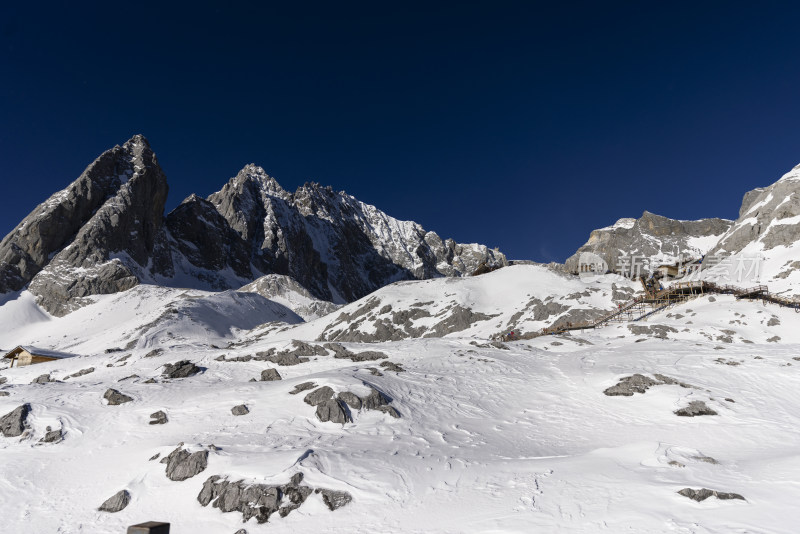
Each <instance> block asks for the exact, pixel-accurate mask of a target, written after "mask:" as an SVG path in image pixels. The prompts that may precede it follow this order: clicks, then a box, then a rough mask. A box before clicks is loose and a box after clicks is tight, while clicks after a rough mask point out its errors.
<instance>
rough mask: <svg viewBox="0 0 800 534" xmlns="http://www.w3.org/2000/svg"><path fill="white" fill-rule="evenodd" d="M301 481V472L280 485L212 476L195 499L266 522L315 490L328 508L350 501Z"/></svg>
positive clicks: (343, 495)
mask: <svg viewBox="0 0 800 534" xmlns="http://www.w3.org/2000/svg"><path fill="white" fill-rule="evenodd" d="M302 481H303V475H302V473H297V474H295V475H294V476H292V479H291V481H290V482H289V483H288V484H284V485H282V486H269V485H266V484H250V483H247V482H245V481H243V480H239V481H236V482H230V481H229V480H228V479H227V478H224V477H221V476H219V475H215V476H212V477H210V478H209V479H208V480H206V481H205V483H204V484H203V489H202V490H200V494H199V495H198V496H197V501H198V502H199V503H200V504H201V505H202V506H208V505H209V504H211V505H212V506H213V507H214V508H219V510H220V511H221V512H223V513H227V512H240V513H241V514H242V518H243V520H244V521H245V522H247V521H249V520H250V519H251V518H255V519H256V521H257V522H258V523H266V522H267V521H268V520H269V518H270V516H272V514H274V513H275V512H277V513H278V515H280V516H281V517H286V516H287V515H289V513H290V512H291V511H292V510H296V509H298V508H300V506H301V505H302V504H303V503H304V502H306V500H307V499H308V497H309V496H310V495H311V494H312V493H314V492H316V493H321V494H322V500H323V502H324V503H325V504H326V506H328V508H329V509H330V510H336V509H338V508H341V507H342V506H345V505H346V504H348V503H350V502H352V500H353V498H352V497H351V496H350V494H349V493H347V492H344V491H333V490H328V489H321V488H318V489H316V490H314V489H313V488H311V487H310V486H306V485H303V484H301V482H302Z"/></svg>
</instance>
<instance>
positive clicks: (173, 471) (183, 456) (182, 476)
mask: <svg viewBox="0 0 800 534" xmlns="http://www.w3.org/2000/svg"><path fill="white" fill-rule="evenodd" d="M161 463H162V464H167V470H166V474H167V478H169V479H170V480H175V481H181V480H186V479H188V478H192V477H193V476H195V475H196V474H198V473H202V472H203V471H205V469H206V467H208V451H206V450H202V451H196V452H189V451H187V450H186V449H183V448H181V447H180V446H179V447H178V448H177V449H175V450H174V451H172V452H171V453H169V456H166V457H165V458H162V459H161Z"/></svg>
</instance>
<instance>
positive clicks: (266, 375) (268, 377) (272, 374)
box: [261, 369, 282, 382]
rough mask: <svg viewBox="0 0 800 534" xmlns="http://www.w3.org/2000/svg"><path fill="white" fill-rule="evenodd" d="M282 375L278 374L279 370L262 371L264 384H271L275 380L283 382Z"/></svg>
mask: <svg viewBox="0 0 800 534" xmlns="http://www.w3.org/2000/svg"><path fill="white" fill-rule="evenodd" d="M281 379H282V377H281V374H280V373H279V372H278V370H277V369H264V370H263V371H261V381H262V382H271V381H273V380H281Z"/></svg>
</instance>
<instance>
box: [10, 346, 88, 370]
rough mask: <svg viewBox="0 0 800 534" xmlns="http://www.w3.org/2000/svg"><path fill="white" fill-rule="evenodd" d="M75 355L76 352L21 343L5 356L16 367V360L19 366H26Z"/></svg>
mask: <svg viewBox="0 0 800 534" xmlns="http://www.w3.org/2000/svg"><path fill="white" fill-rule="evenodd" d="M73 356H75V354H69V353H67V352H58V351H55V350H50V349H40V348H39V347H32V346H30V345H20V346H18V347H16V348H15V349H13V350H11V351H9V352H7V353H6V355H5V356H3V358H4V359H9V360H11V365H10V367H14V363H15V362H16V364H17V367H24V366H26V365H33V364H35V363H44V362H52V361H54V360H63V359H64V358H72V357H73Z"/></svg>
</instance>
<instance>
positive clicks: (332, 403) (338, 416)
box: [316, 399, 352, 425]
mask: <svg viewBox="0 0 800 534" xmlns="http://www.w3.org/2000/svg"><path fill="white" fill-rule="evenodd" d="M316 413H317V419H319V420H320V421H321V422H323V423H326V422H328V421H330V422H331V423H339V424H342V425H343V424H345V423H349V422H351V421H352V420H351V419H350V416H349V415H348V414H347V412H346V411H345V409H344V407H343V406H342V404H341V403H340V402H339V401H338V400H336V399H329V400H326V401H324V402H321V403H320V404H318V405H317V412H316Z"/></svg>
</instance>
